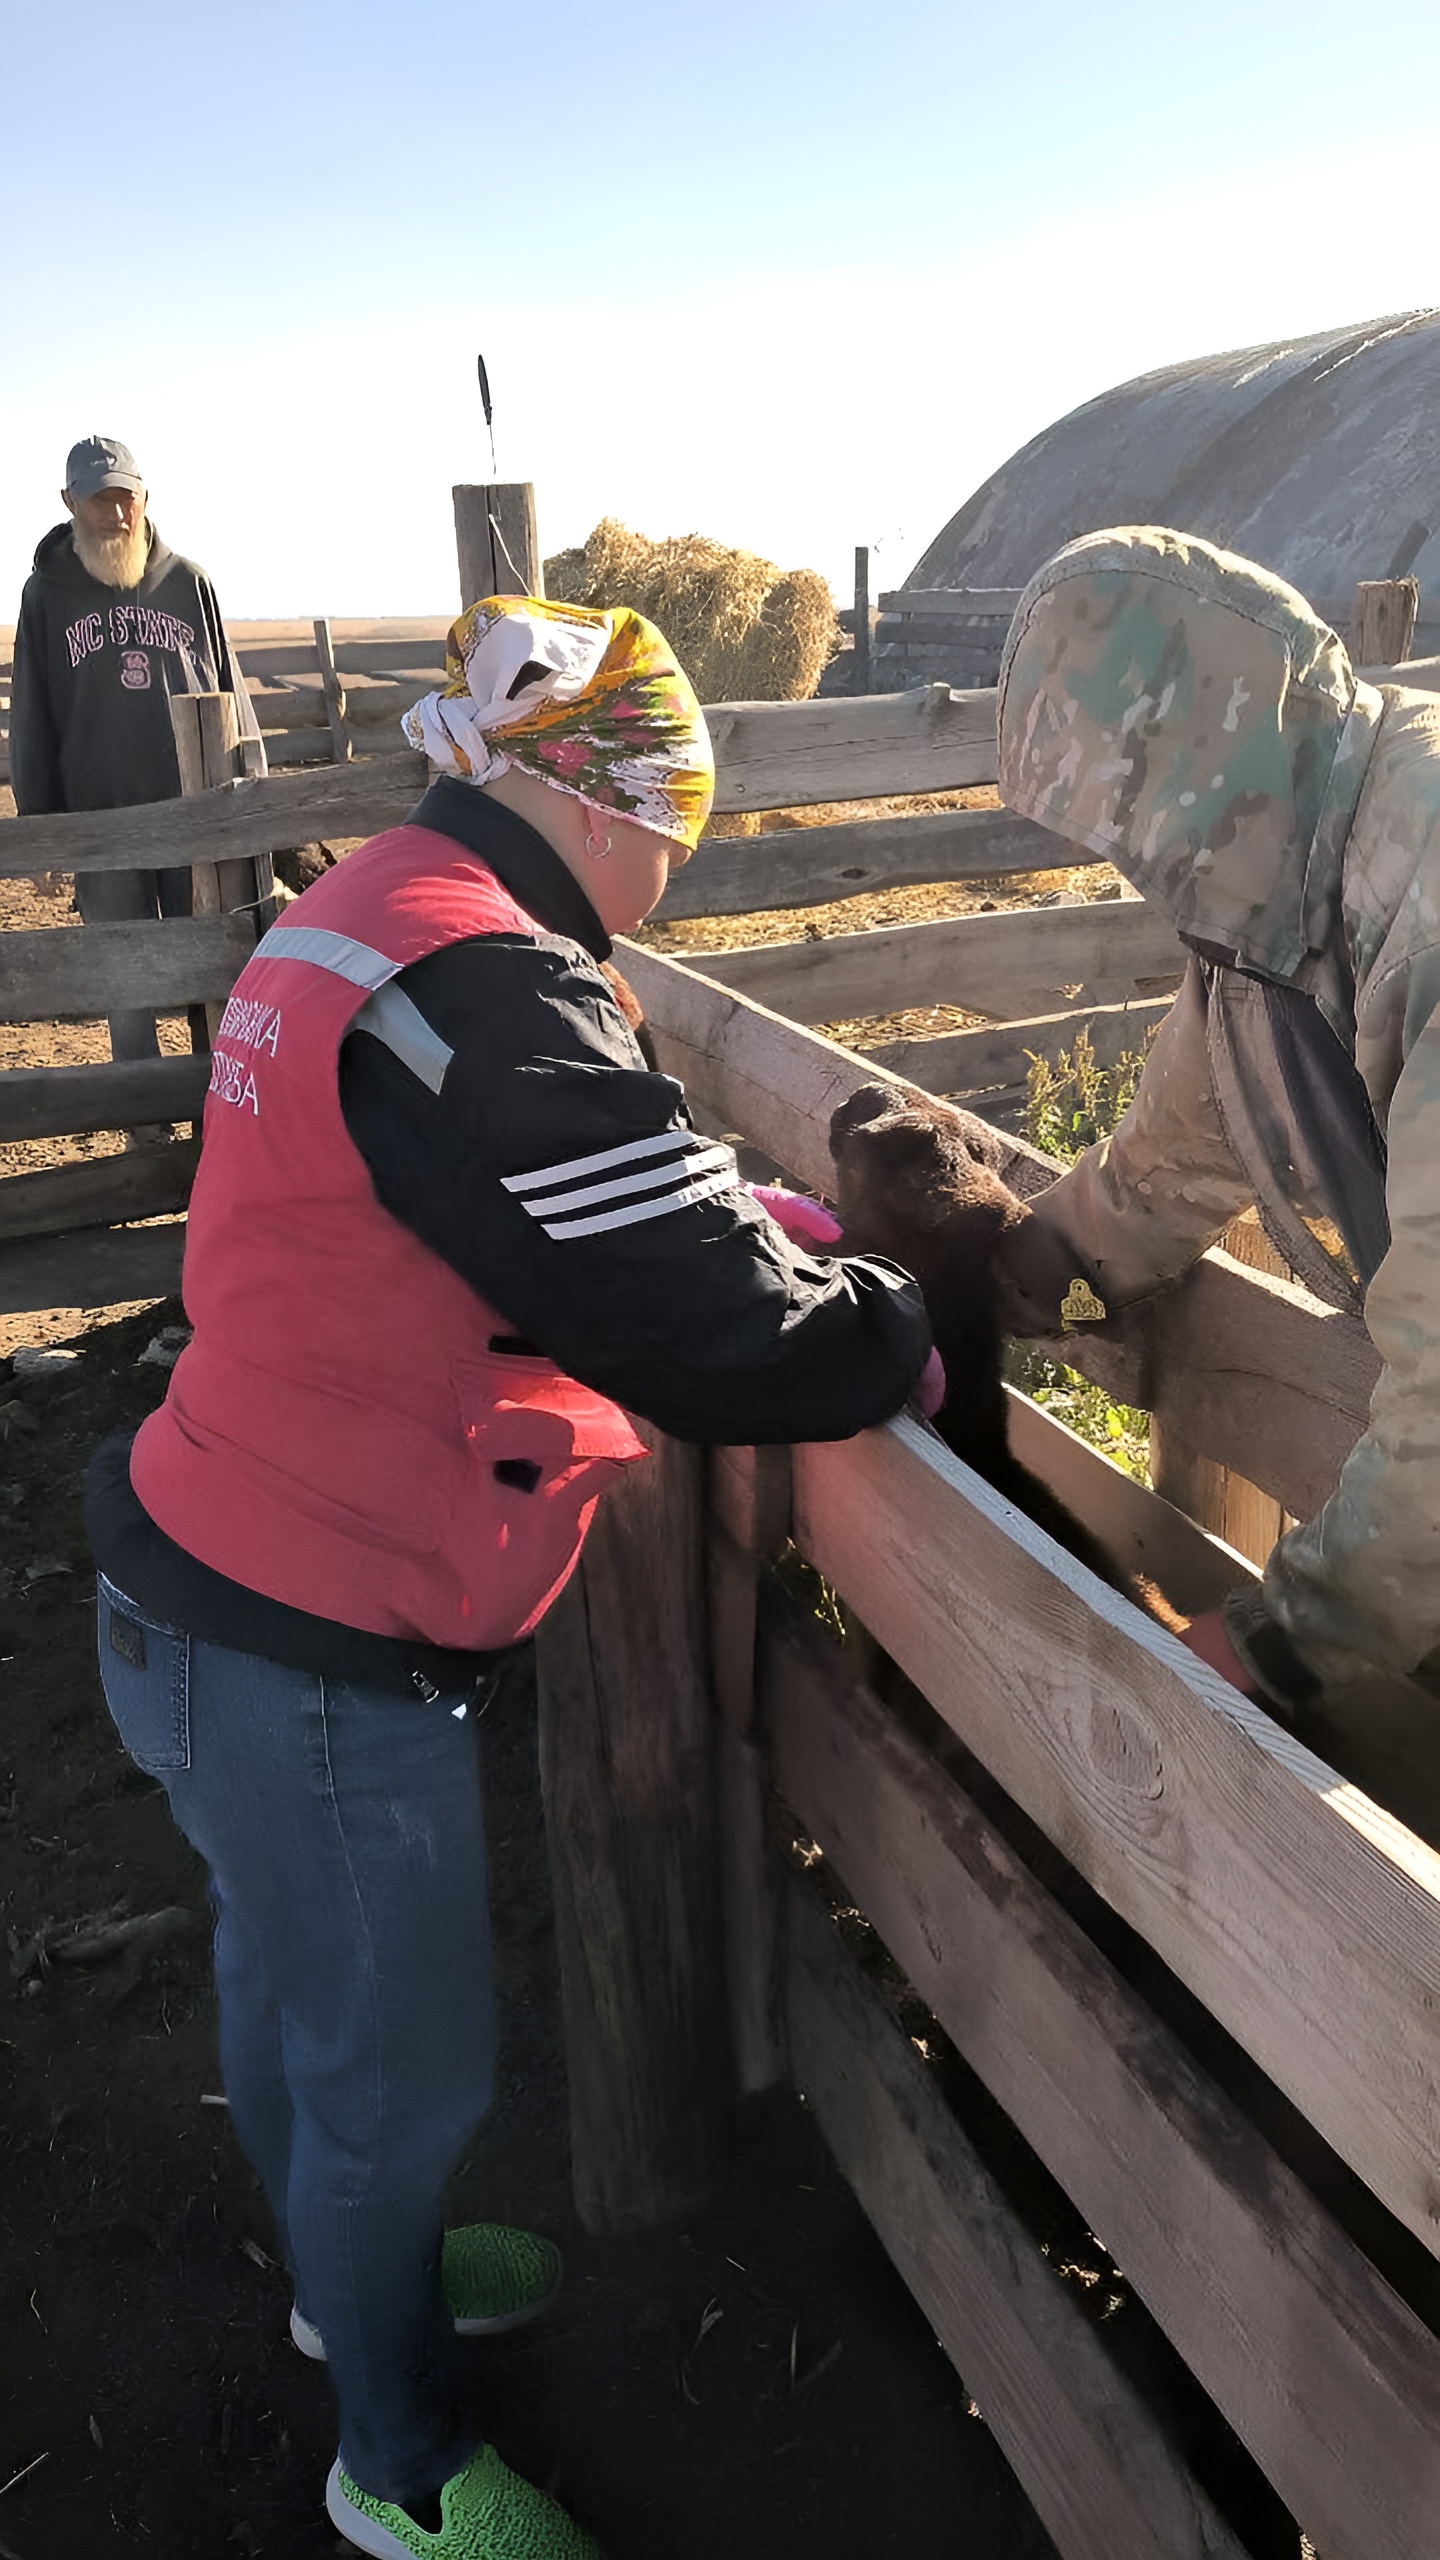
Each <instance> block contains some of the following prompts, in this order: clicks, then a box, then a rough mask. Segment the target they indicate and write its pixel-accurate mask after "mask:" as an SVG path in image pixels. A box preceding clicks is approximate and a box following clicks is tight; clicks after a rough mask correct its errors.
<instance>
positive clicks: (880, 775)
mask: <svg viewBox="0 0 1440 2560" xmlns="http://www.w3.org/2000/svg"><path fill="white" fill-rule="evenodd" d="M707 717H708V718H709V720H710V724H711V732H712V735H713V737H714V739H715V746H716V753H717V757H718V760H719V768H720V771H719V790H718V793H717V798H716V807H717V808H721V809H784V808H789V807H790V806H792V805H796V804H800V803H808V802H812V801H816V800H864V799H875V798H879V797H882V796H885V795H888V794H890V793H896V792H917V791H936V790H949V789H953V788H958V787H959V786H960V785H962V784H967V783H972V782H993V780H994V778H995V696H994V693H993V692H989V693H964V694H952V693H951V691H950V689H949V687H948V686H947V685H936V686H932V687H931V688H930V690H929V691H928V692H925V693H911V694H889V693H886V694H872V695H869V696H867V697H865V698H864V699H862V700H860V701H849V702H846V701H834V702H757V703H722V704H720V705H718V706H717V707H716V708H715V709H714V710H712V711H711V712H709V713H708V714H707ZM427 778H428V777H427V771H426V767H425V764H424V762H423V759H422V758H420V757H419V756H416V755H413V754H411V753H410V752H409V751H408V750H405V749H401V750H399V751H398V752H397V753H395V754H393V755H390V754H386V755H377V756H376V757H375V758H374V760H373V763H372V764H371V765H370V767H369V768H368V769H367V770H366V771H365V772H363V773H355V772H353V771H351V770H349V769H348V768H347V769H343V770H342V769H341V768H340V767H338V766H337V767H334V768H332V769H331V770H329V771H328V772H327V773H326V774H325V775H324V776H323V777H319V778H316V779H314V780H312V779H310V778H308V777H307V778H306V779H304V780H302V779H301V778H300V777H299V776H297V775H288V774H278V775H272V776H270V777H269V778H268V779H267V780H265V781H263V782H250V783H245V784H237V785H236V787H235V790H234V792H233V794H227V795H226V796H225V799H224V800H223V801H221V800H220V799H219V797H218V795H217V801H216V806H215V807H214V808H211V807H210V806H209V805H208V798H207V805H206V807H205V810H204V814H203V816H202V815H201V812H200V811H199V810H197V809H195V808H189V809H186V808H182V807H180V806H179V805H178V804H177V803H176V802H174V801H152V802H147V803H146V804H145V805H144V806H143V807H142V808H139V809H110V810H96V811H72V812H69V813H67V814H66V815H64V816H61V817H50V818H15V819H12V820H11V821H10V822H9V823H8V824H7V825H6V826H4V827H3V828H0V878H9V879H13V878H16V877H17V876H23V875H24V874H25V873H26V872H32V871H73V870H75V869H77V868H82V869H86V870H96V871H106V870H108V871H122V870H128V869H133V868H134V867H135V865H136V864H137V863H139V862H145V863H152V862H167V861H168V862H185V861H190V860H203V861H213V860H215V859H217V858H218V856H217V852H216V847H217V845H220V844H222V843H223V850H224V852H225V853H226V854H234V855H239V854H257V853H279V852H283V851H284V850H285V848H286V847H287V846H290V845H297V844H306V843H309V842H311V841H312V840H313V839H314V838H315V837H317V836H326V835H352V836H353V835H363V834H365V833H367V832H374V831H376V830H378V829H379V828H381V827H387V826H394V825H396V824H397V823H398V821H399V819H400V818H402V817H404V816H405V815H406V813H407V812H408V810H409V809H411V808H413V806H414V804H415V801H416V800H417V799H418V798H419V796H420V794H421V792H422V791H423V790H424V788H425V784H426V780H427ZM232 804H233V805H232ZM192 848H193V850H192ZM1062 859H1067V860H1068V855H1064V856H1062Z"/></svg>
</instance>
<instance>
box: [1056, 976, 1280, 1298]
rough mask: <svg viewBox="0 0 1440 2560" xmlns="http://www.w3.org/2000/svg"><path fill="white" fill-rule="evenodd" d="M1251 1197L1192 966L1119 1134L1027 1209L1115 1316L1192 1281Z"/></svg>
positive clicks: (1102, 1143)
mask: <svg viewBox="0 0 1440 2560" xmlns="http://www.w3.org/2000/svg"><path fill="white" fill-rule="evenodd" d="M1253 1196H1254V1195H1253V1191H1252V1187H1251V1184H1250V1182H1249V1180H1248V1178H1247V1177H1246V1175H1245V1174H1244V1173H1243V1172H1242V1170H1241V1168H1240V1166H1239V1165H1238V1164H1237V1162H1236V1160H1235V1158H1234V1156H1233V1155H1232V1153H1231V1151H1230V1147H1229V1144H1228V1142H1227V1140H1226V1137H1225V1133H1224V1130H1223V1128H1222V1126H1221V1123H1220V1115H1219V1113H1218V1111H1217V1109H1216V1107H1215V1098H1214V1095H1213V1093H1212V1091H1211V1085H1210V1062H1209V1056H1208V1053H1207V1049H1206V1041H1205V987H1204V981H1203V979H1202V977H1201V974H1200V964H1199V962H1198V961H1197V960H1194V959H1192V960H1191V962H1190V964H1189V967H1188V969H1187V970H1186V973H1185V977H1184V980H1183V982H1182V984H1181V987H1180V992H1179V994H1178V995H1177V996H1176V998H1175V1002H1174V1004H1173V1005H1172V1006H1171V1008H1170V1011H1169V1013H1168V1014H1167V1015H1166V1017H1165V1020H1164V1022H1163V1023H1162V1024H1161V1026H1160V1029H1159V1031H1158V1032H1157V1033H1156V1035H1155V1041H1154V1045H1153V1047H1152V1049H1151V1052H1150V1055H1149V1058H1148V1059H1147V1060H1146V1064H1145V1072H1144V1074H1143V1076H1142V1077H1141V1079H1140V1086H1139V1090H1138V1092H1137V1093H1136V1096H1135V1099H1134V1101H1133V1102H1132V1103H1131V1105H1130V1108H1129V1110H1128V1111H1127V1112H1126V1114H1125V1116H1124V1118H1123V1119H1122V1120H1121V1121H1120V1122H1119V1124H1118V1126H1117V1127H1116V1129H1115V1131H1114V1134H1113V1135H1112V1136H1111V1137H1109V1138H1102V1139H1101V1140H1100V1142H1099V1144H1098V1145H1097V1146H1093V1147H1091V1148H1089V1149H1088V1150H1087V1151H1086V1153H1085V1154H1084V1155H1083V1156H1081V1158H1080V1160H1079V1162H1078V1164H1075V1165H1073V1166H1072V1167H1071V1169H1070V1171H1069V1172H1068V1173H1066V1174H1063V1175H1062V1176H1061V1179H1060V1180H1059V1181H1058V1182H1057V1183H1056V1184H1055V1185H1054V1187H1053V1188H1052V1189H1051V1190H1049V1191H1047V1192H1044V1193H1043V1194H1042V1195H1041V1196H1040V1197H1039V1198H1038V1199H1036V1200H1034V1201H1033V1202H1032V1203H1031V1205H1032V1207H1033V1209H1034V1212H1035V1215H1036V1217H1037V1218H1042V1219H1044V1220H1046V1221H1047V1223H1048V1224H1050V1225H1052V1226H1053V1227H1054V1228H1055V1229H1056V1231H1057V1232H1058V1233H1059V1234H1060V1235H1061V1236H1063V1238H1064V1240H1065V1242H1066V1244H1067V1245H1068V1246H1069V1247H1070V1248H1071V1249H1072V1250H1073V1251H1074V1253H1075V1255H1076V1256H1077V1259H1079V1260H1080V1261H1081V1262H1088V1264H1089V1265H1090V1267H1091V1268H1092V1270H1093V1272H1094V1274H1095V1281H1096V1286H1097V1288H1098V1289H1099V1292H1100V1295H1101V1297H1102V1298H1103V1299H1104V1301H1105V1303H1106V1306H1107V1307H1109V1308H1111V1309H1112V1310H1113V1309H1115V1308H1118V1307H1123V1306H1126V1305H1129V1304H1130V1303H1131V1302H1132V1301H1133V1300H1135V1299H1137V1298H1143V1297H1145V1296H1147V1295H1148V1294H1149V1292H1150V1291H1151V1290H1152V1289H1156V1288H1158V1287H1159V1286H1160V1285H1161V1284H1162V1283H1163V1282H1165V1281H1167V1280H1175V1279H1178V1278H1179V1277H1180V1275H1181V1273H1182V1272H1185V1271H1188V1270H1189V1268H1190V1266H1191V1264H1192V1263H1194V1262H1198V1261H1199V1259H1200V1256H1201V1254H1202V1253H1204V1252H1205V1250H1206V1248H1207V1246H1209V1245H1212V1244H1213V1243H1214V1242H1215V1239H1216V1237H1217V1236H1218V1235H1219V1234H1220V1233H1221V1232H1222V1231H1223V1229H1224V1228H1225V1227H1227V1226H1228V1225H1229V1223H1230V1220H1231V1219H1232V1218H1233V1217H1235V1216H1237V1215H1238V1213H1239V1212H1240V1211H1241V1210H1242V1209H1246V1208H1248V1207H1249V1206H1250V1202H1251V1200H1252V1198H1253Z"/></svg>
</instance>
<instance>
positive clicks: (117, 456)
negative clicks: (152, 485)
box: [65, 436, 145, 498]
mask: <svg viewBox="0 0 1440 2560" xmlns="http://www.w3.org/2000/svg"><path fill="white" fill-rule="evenodd" d="M144 486H145V483H144V481H143V479H142V478H141V476H140V471H139V467H138V465H137V463H136V460H135V456H134V454H133V453H132V452H131V450H130V447H129V446H128V444H117V443H116V441H115V438H114V437H113V436H86V437H85V438H84V439H83V440H82V442H81V443H79V444H72V446H71V447H70V451H69V454H68V455H67V457H66V462H65V488H66V493H67V495H68V496H69V497H72V498H93V497H94V496H95V495H96V494H97V492H98V491H99V490H101V489H143V488H144Z"/></svg>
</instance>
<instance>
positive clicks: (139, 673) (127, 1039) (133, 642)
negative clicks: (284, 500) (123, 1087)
mask: <svg viewBox="0 0 1440 2560" xmlns="http://www.w3.org/2000/svg"><path fill="white" fill-rule="evenodd" d="M63 495H64V500H65V505H66V507H67V509H68V510H69V518H70V520H69V522H68V523H66V524H58V525H56V526H54V527H53V528H52V530H51V531H50V532H49V533H47V534H46V536H45V538H44V540H43V541H42V543H41V544H40V547H39V549H38V550H37V552H36V554H35V569H34V574H33V576H32V577H31V578H30V579H29V580H28V581H27V583H26V587H25V593H24V595H23V597H22V599H21V604H20V620H19V623H18V625H17V628H16V633H15V673H14V680H13V684H12V688H11V705H10V770H11V780H12V782H13V785H14V791H15V806H16V808H17V810H18V811H19V813H20V815H21V816H22V817H29V816H33V815H39V814H42V813H44V812H47V811H50V810H56V809H119V808H128V807H130V806H132V805H133V804H134V803H136V802H137V801H146V800H174V799H178V798H179V795H180V766H179V761H178V758H177V756H176V752H175V740H174V735H173V732H172V729H171V725H170V696H171V694H172V693H233V694H234V696H235V703H236V709H237V712H238V714H239V718H240V725H241V728H242V730H244V731H246V732H247V733H248V734H250V735H251V736H258V734H259V733H258V729H257V726H256V721H255V715H254V712H253V711H252V709H251V707H250V701H249V697H248V695H247V694H246V691H245V681H244V678H243V676H242V675H241V673H240V670H239V668H238V667H237V666H236V664H235V661H234V659H233V657H232V656H231V652H230V644H229V642H228V641H227V639H226V637H225V630H224V626H223V624H222V622H221V620H220V608H219V605H218V604H217V603H216V600H215V590H214V588H213V587H212V586H211V584H210V581H209V579H208V578H207V577H206V575H205V572H204V571H203V569H200V568H198V567H197V566H196V564H195V562H194V561H193V560H184V559H181V558H180V556H179V554H178V553H176V552H174V551H171V550H170V549H169V547H168V545H167V544H166V543H164V542H162V541H161V539H160V536H159V535H158V533H157V532H156V531H155V528H154V526H153V525H152V524H151V522H150V520H149V517H148V515H147V514H146V508H145V483H144V480H143V478H142V477H141V474H140V471H139V469H138V467H137V465H136V461H135V457H134V455H133V454H132V453H131V452H130V450H129V448H128V446H126V445H123V444H119V443H117V441H116V439H115V438H114V437H113V436H86V437H85V438H84V440H83V441H82V442H81V443H79V444H77V445H73V446H72V447H71V450H70V454H69V457H68V460H67V462H66V465H65V487H64V491H63ZM78 897H79V904H80V912H81V915H82V916H83V917H84V918H85V921H86V923H87V924H116V923H131V922H134V921H137V920H143V919H146V918H150V917H154V916H158V915H176V914H185V913H188V911H189V903H190V874H189V872H188V871H175V870H170V871H125V872H115V871H112V872H101V873H90V874H88V875H87V874H84V873H82V874H81V875H80V879H79V882H78ZM110 1047H111V1053H112V1055H113V1056H114V1057H116V1058H148V1057H154V1056H155V1055H156V1054H157V1042H156V1038H155V1024H154V1020H153V1018H152V1016H151V1015H150V1014H148V1013H139V1012H125V1013H117V1014H112V1015H111V1017H110Z"/></svg>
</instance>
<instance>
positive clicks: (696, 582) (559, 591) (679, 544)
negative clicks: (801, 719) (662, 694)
mask: <svg viewBox="0 0 1440 2560" xmlns="http://www.w3.org/2000/svg"><path fill="white" fill-rule="evenodd" d="M545 591H546V594H547V595H549V596H551V597H552V598H553V599H554V601H555V602H556V603H557V604H589V605H621V604H625V605H629V606H631V607H632V609H633V610H634V611H635V612H637V613H643V614H645V615H646V616H647V618H648V619H649V620H650V621H651V622H654V623H657V624H658V625H659V627H660V629H661V630H662V631H663V632H664V634H665V637H666V639H667V640H668V641H669V643H670V646H671V648H672V649H673V650H674V652H675V655H676V657H677V658H678V659H679V661H680V664H681V665H682V667H683V668H684V669H685V672H686V674H687V675H688V677H689V678H690V681H691V683H692V684H693V685H694V687H695V690H696V692H697V693H698V694H699V696H700V699H701V701H702V702H803V701H806V700H808V698H809V696H810V695H811V694H812V693H813V692H814V690H815V687H816V685H817V684H818V683H819V681H820V672H821V669H822V668H823V667H824V666H825V665H826V663H827V662H828V660H829V659H831V658H833V656H834V655H835V652H836V650H837V649H838V648H839V646H840V626H839V623H838V622H837V621H836V619H835V608H834V605H833V604H832V603H831V600H830V590H829V588H828V587H827V585H826V583H825V581H824V579H823V578H822V577H821V576H820V573H819V571H818V570H816V569H777V568H776V566H775V564H774V562H773V561H772V560H762V559H760V557H759V556H758V554H757V553H755V552H753V551H732V550H729V549H728V548H727V547H726V545H725V544H724V543H723V542H711V541H709V540H708V539H707V537H706V536H705V535H704V534H701V533H687V534H680V535H677V536H675V537H673V538H672V539H671V540H670V541H668V542H649V541H647V540H646V538H645V536H644V534H642V533H631V532H630V531H629V530H628V528H627V527H626V526H625V525H623V524H617V523H616V522H615V520H614V518H613V516H604V517H602V518H601V521H600V523H599V524H597V526H596V527H595V530H594V532H593V533H592V534H591V536H590V539H589V541H588V542H587V543H585V545H584V546H583V548H582V549H579V550H572V551H560V552H557V553H556V555H555V557H554V558H553V559H551V560H547V561H546V563H545Z"/></svg>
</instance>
